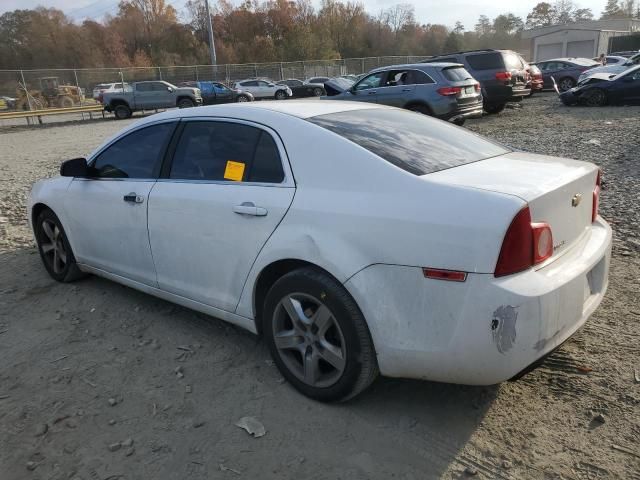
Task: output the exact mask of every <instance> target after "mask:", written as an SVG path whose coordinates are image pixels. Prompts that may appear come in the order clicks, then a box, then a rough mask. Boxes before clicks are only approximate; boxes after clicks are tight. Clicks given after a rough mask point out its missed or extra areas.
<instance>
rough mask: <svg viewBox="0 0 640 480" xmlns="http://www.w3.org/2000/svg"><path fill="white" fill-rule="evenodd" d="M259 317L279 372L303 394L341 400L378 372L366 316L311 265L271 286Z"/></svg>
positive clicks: (337, 287)
mask: <svg viewBox="0 0 640 480" xmlns="http://www.w3.org/2000/svg"><path fill="white" fill-rule="evenodd" d="M262 317H263V320H262V321H263V325H262V326H263V332H264V335H265V339H266V341H267V344H268V346H269V350H270V351H271V355H272V357H273V359H274V361H275V363H276V365H277V367H278V369H279V370H280V373H282V375H283V376H284V377H285V378H286V379H287V380H288V381H289V382H290V383H291V384H292V385H293V386H294V387H295V388H296V389H297V390H298V391H300V392H301V393H303V394H304V395H306V396H308V397H311V398H313V399H316V400H320V401H324V402H331V401H345V400H348V399H349V398H352V397H354V396H355V395H357V394H358V393H360V392H362V391H363V390H364V389H365V388H367V387H368V386H369V385H370V384H371V382H373V380H374V379H375V378H376V376H377V375H378V365H377V362H376V356H375V351H374V348H373V342H372V341H371V336H370V334H369V329H368V328H367V325H366V322H365V319H364V317H363V315H362V313H361V312H360V309H359V308H358V306H357V305H356V303H355V301H354V300H353V298H352V297H351V295H349V293H348V292H347V291H346V290H345V288H344V287H343V286H342V285H341V284H340V283H339V282H338V281H337V280H335V279H334V278H332V277H330V276H329V275H327V274H325V273H322V272H320V271H318V270H316V269H314V268H302V269H299V270H294V271H293V272H290V273H288V274H286V275H284V276H283V277H282V278H280V279H279V280H278V281H277V282H276V283H275V284H274V285H273V287H271V289H270V290H269V293H268V294H267V297H266V300H265V305H264V310H263V316H262Z"/></svg>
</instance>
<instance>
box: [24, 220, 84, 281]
mask: <svg viewBox="0 0 640 480" xmlns="http://www.w3.org/2000/svg"><path fill="white" fill-rule="evenodd" d="M35 234H36V235H35V236H36V241H37V243H38V251H39V252H40V258H41V259H42V263H44V267H45V268H46V269H47V272H49V275H50V276H51V278H53V279H54V280H56V281H58V282H72V281H74V280H77V279H79V278H81V277H83V276H85V274H84V273H82V272H81V271H80V269H79V268H78V265H77V264H76V259H75V257H74V255H73V251H72V250H71V245H69V240H68V239H67V235H66V233H65V231H64V229H63V228H62V224H61V223H60V220H59V219H58V217H57V216H56V214H55V213H53V212H52V211H51V210H49V209H45V210H43V211H42V212H41V213H40V215H38V218H37V219H36V224H35Z"/></svg>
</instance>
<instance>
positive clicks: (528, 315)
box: [28, 101, 611, 401]
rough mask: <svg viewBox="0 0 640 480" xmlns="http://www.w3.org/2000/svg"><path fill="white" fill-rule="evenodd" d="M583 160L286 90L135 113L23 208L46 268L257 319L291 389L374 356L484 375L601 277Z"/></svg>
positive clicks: (312, 385)
mask: <svg viewBox="0 0 640 480" xmlns="http://www.w3.org/2000/svg"><path fill="white" fill-rule="evenodd" d="M599 194H600V171H599V169H598V168H597V167H596V166H594V165H592V164H591V163H585V162H580V161H576V160H567V159H562V158H554V157H547V156H540V155H534V154H529V153H522V152H515V151H511V150H509V149H508V148H506V147H503V146H501V145H498V144H496V143H494V142H492V141H489V140H487V139H484V138H482V137H480V136H477V135H475V134H473V133H470V132H469V131H466V130H464V129H461V128H459V127H456V126H453V125H450V124H448V123H445V122H443V121H440V120H436V119H433V118H429V117H427V116H424V115H420V114H417V113H414V112H409V111H405V110H400V109H396V108H391V107H385V106H381V105H375V104H365V103H355V102H326V101H291V102H282V103H281V102H268V103H260V104H233V105H220V106H211V107H203V108H197V109H186V110H172V111H168V112H165V113H161V114H157V115H152V116H149V117H147V118H145V119H142V120H140V121H138V122H136V123H133V124H131V125H130V126H128V127H127V128H125V129H124V130H123V131H121V132H120V133H118V134H117V135H115V136H114V137H112V138H110V139H109V140H107V141H106V142H105V143H103V144H102V145H101V146H100V147H98V148H97V149H96V150H95V151H94V152H93V153H91V154H90V155H89V156H88V157H87V159H84V158H82V159H74V160H68V161H66V162H65V163H63V164H62V167H61V176H60V177H57V178H52V179H48V180H43V181H40V182H38V183H37V184H35V186H34V187H33V190H32V192H31V196H30V201H29V206H28V212H29V217H30V222H31V225H32V226H33V230H34V235H35V238H36V240H37V244H38V248H39V251H40V256H41V257H42V261H43V262H44V266H45V268H46V269H47V271H48V272H49V274H50V275H51V276H52V277H53V278H54V279H55V280H58V281H61V282H69V281H72V280H75V279H78V278H80V277H81V276H83V275H85V274H95V275H99V276H102V277H105V278H108V279H111V280H113V281H116V282H119V283H122V284H124V285H127V286H130V287H132V288H136V289H138V290H141V291H143V292H147V293H149V294H151V295H155V296H157V297H160V298H163V299H165V300H168V301H171V302H175V303H177V304H180V305H183V306H186V307H189V308H192V309H194V310H198V311H200V312H204V313H207V314H210V315H212V316H215V317H218V318H221V319H224V320H226V321H228V322H231V323H233V324H236V325H239V326H241V327H243V328H246V329H247V330H250V331H251V332H254V333H258V334H261V335H263V336H264V338H265V340H266V342H267V344H268V346H269V348H270V351H271V354H272V355H273V359H274V361H275V363H276V365H277V367H278V368H279V369H280V371H281V372H282V375H283V376H284V377H285V378H286V379H287V380H288V381H289V382H290V383H291V384H292V385H293V386H294V387H295V388H297V389H298V390H299V391H301V392H302V393H303V394H305V395H308V396H309V397H312V398H315V399H319V400H323V401H336V400H345V399H348V398H350V397H353V396H355V395H356V394H358V393H359V392H361V391H362V390H364V389H365V388H366V387H367V386H368V385H369V384H371V382H372V381H373V380H374V379H375V378H376V376H377V375H378V373H381V374H382V375H387V376H391V377H408V378H420V379H428V380H434V381H442V382H454V383H463V384H474V385H488V384H495V383H498V382H502V381H505V380H508V379H512V378H514V377H518V376H519V375H521V374H522V373H523V372H526V371H528V370H529V369H530V368H532V367H533V366H535V365H536V364H537V362H539V361H540V359H541V358H543V357H544V356H546V355H547V354H549V353H550V352H552V351H553V350H554V349H556V348H557V347H558V346H559V345H561V344H562V343H563V342H564V341H565V340H567V339H568V338H569V337H571V335H573V334H574V333H575V332H576V330H578V329H579V328H580V327H581V326H582V325H583V324H584V322H585V321H586V320H587V318H588V317H589V316H590V315H591V314H592V313H593V312H594V310H595V309H596V308H597V307H598V305H599V304H600V301H601V300H602V298H603V295H604V294H605V291H606V288H607V278H608V269H609V258H610V247H611V230H610V228H609V226H608V225H607V223H606V222H605V221H604V220H603V219H602V218H601V217H600V216H599V215H598V200H599Z"/></svg>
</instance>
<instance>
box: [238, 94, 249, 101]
mask: <svg viewBox="0 0 640 480" xmlns="http://www.w3.org/2000/svg"><path fill="white" fill-rule="evenodd" d="M250 101H251V99H250V98H249V97H248V96H246V95H238V97H237V98H236V102H240V103H242V102H250Z"/></svg>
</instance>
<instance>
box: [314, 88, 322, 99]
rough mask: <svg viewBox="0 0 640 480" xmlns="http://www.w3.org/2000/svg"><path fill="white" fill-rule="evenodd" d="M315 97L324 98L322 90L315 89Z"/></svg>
mask: <svg viewBox="0 0 640 480" xmlns="http://www.w3.org/2000/svg"><path fill="white" fill-rule="evenodd" d="M313 96H314V97H321V96H322V89H321V88H314V89H313Z"/></svg>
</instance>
